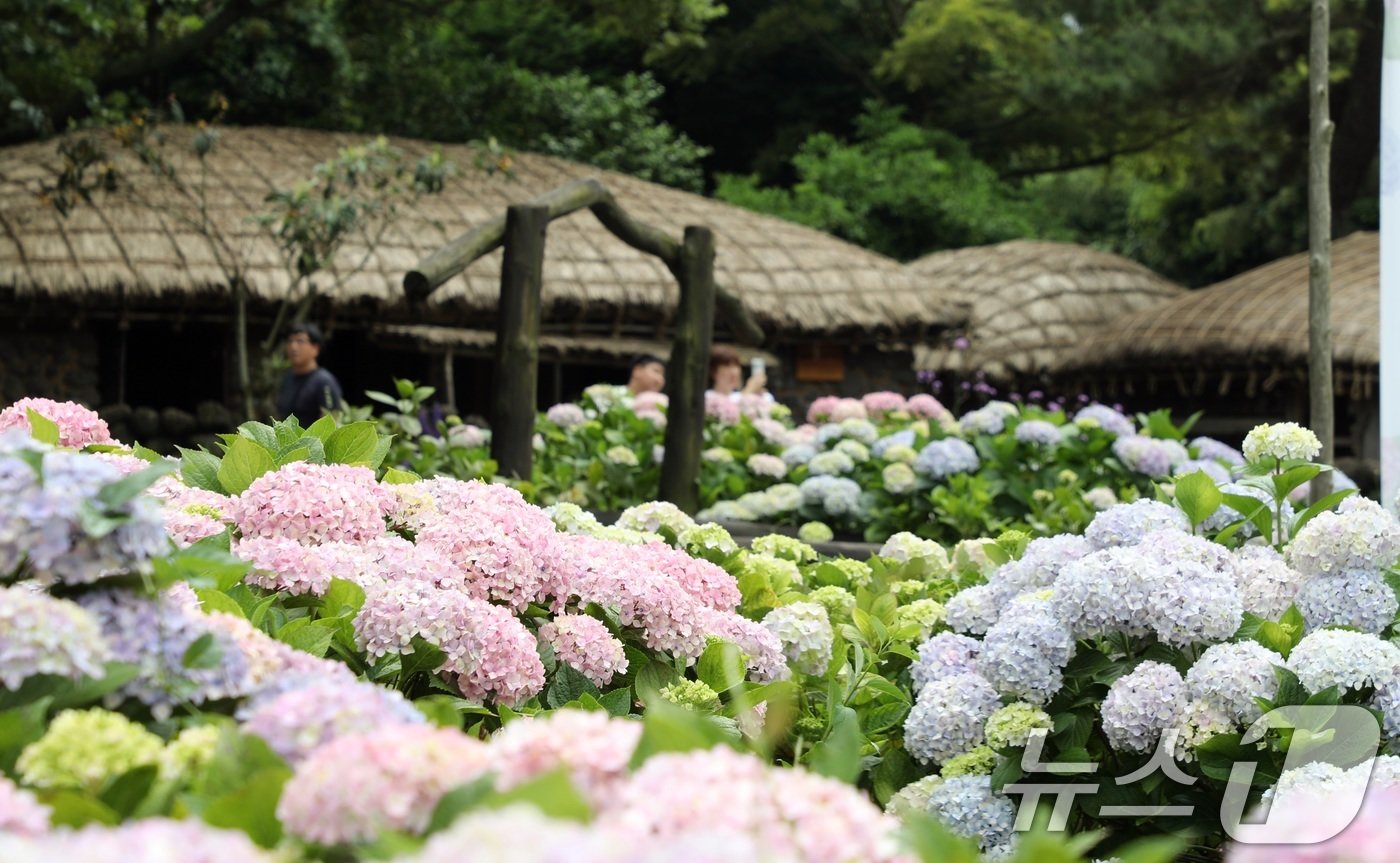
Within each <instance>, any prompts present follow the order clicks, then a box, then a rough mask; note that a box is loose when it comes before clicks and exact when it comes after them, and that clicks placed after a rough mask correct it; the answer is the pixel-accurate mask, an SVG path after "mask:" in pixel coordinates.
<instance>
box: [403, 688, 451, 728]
mask: <svg viewBox="0 0 1400 863" xmlns="http://www.w3.org/2000/svg"><path fill="white" fill-rule="evenodd" d="M458 701H461V699H460V698H456V697H454V696H451V695H428V696H425V697H423V698H415V699H414V700H413V706H414V707H415V708H417V710H418V712H419V713H421V714H423V715H424V716H426V717H428V721H429V722H431V723H433V724H434V725H437V726H440V727H442V728H461V727H462V712H461V711H460V710H458V709H457V702H458Z"/></svg>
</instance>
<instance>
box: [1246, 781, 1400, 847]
mask: <svg viewBox="0 0 1400 863" xmlns="http://www.w3.org/2000/svg"><path fill="white" fill-rule="evenodd" d="M1334 802H1335V799H1334V797H1333V796H1332V795H1330V794H1328V793H1327V792H1326V791H1325V790H1324V789H1318V790H1317V791H1316V792H1308V791H1299V792H1296V794H1295V796H1294V798H1293V799H1291V800H1287V801H1282V802H1281V803H1280V804H1276V807H1275V808H1276V809H1277V808H1280V807H1286V808H1285V812H1284V813H1280V812H1273V813H1271V814H1270V816H1269V828H1270V831H1271V834H1272V835H1273V836H1277V837H1278V839H1279V840H1280V841H1281V842H1286V841H1289V840H1290V839H1292V840H1293V841H1295V842H1297V841H1302V842H1304V843H1305V844H1298V845H1282V844H1278V845H1266V844H1258V845H1232V846H1231V847H1230V850H1229V852H1228V853H1227V854H1226V855H1225V860H1226V863H1333V861H1337V863H1341V861H1346V863H1390V861H1392V860H1394V859H1395V849H1396V848H1400V822H1398V821H1396V819H1395V813H1396V811H1397V810H1400V787H1396V786H1380V787H1377V786H1373V787H1371V788H1370V789H1369V790H1367V792H1366V796H1365V798H1364V799H1363V800H1362V803H1361V812H1360V813H1359V814H1358V815H1357V816H1356V819H1355V820H1353V821H1352V822H1351V823H1350V824H1349V825H1348V826H1347V827H1346V829H1344V830H1343V831H1342V832H1340V833H1338V834H1337V835H1336V836H1334V837H1332V838H1331V839H1328V840H1326V841H1323V842H1314V841H1312V839H1313V838H1314V837H1315V836H1316V835H1317V832H1318V831H1319V830H1322V831H1323V832H1325V830H1326V828H1327V826H1328V825H1333V824H1335V823H1336V821H1337V814H1338V813H1337V812H1336V808H1335V806H1334V805H1333V804H1334ZM1332 829H1335V828H1332Z"/></svg>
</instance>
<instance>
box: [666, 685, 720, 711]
mask: <svg viewBox="0 0 1400 863" xmlns="http://www.w3.org/2000/svg"><path fill="white" fill-rule="evenodd" d="M661 697H662V698H664V699H666V700H667V701H669V702H671V703H672V704H678V705H680V706H681V707H684V708H685V709H686V710H694V711H697V712H699V713H714V712H716V711H718V710H719V708H720V703H719V693H718V692H715V691H714V690H713V689H711V688H710V685H709V684H708V683H706V682H704V681H703V680H677V681H676V682H675V683H671V684H667V685H666V686H663V687H661Z"/></svg>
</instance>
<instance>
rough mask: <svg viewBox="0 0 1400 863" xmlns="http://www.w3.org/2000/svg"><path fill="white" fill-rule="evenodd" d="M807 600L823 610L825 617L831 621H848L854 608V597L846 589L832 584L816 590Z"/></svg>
mask: <svg viewBox="0 0 1400 863" xmlns="http://www.w3.org/2000/svg"><path fill="white" fill-rule="evenodd" d="M809 598H810V599H811V600H812V601H813V602H815V603H816V604H818V605H820V606H821V607H822V608H825V609H826V613H827V616H828V617H830V618H831V619H832V620H838V619H839V620H848V619H850V616H851V609H853V608H855V607H856V598H855V596H854V595H853V594H852V593H851V592H850V591H849V590H847V589H846V588H844V587H837V586H836V585H834V584H831V585H827V586H826V587H819V588H817V589H816V590H814V591H812V593H811V596H810V597H809Z"/></svg>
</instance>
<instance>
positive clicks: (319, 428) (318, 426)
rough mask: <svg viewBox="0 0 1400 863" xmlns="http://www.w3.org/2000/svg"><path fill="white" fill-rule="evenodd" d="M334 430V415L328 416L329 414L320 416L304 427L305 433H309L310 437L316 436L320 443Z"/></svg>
mask: <svg viewBox="0 0 1400 863" xmlns="http://www.w3.org/2000/svg"><path fill="white" fill-rule="evenodd" d="M334 431H335V417H333V416H330V415H329V414H328V415H326V416H323V417H321V418H320V419H318V420H316V421H315V422H314V423H312V424H311V425H310V426H308V427H307V429H306V433H307V434H309V435H311V436H312V437H314V438H316V439H317V440H319V441H321V443H323V444H324V443H325V442H326V439H327V438H329V437H330V436H331V433H332V432H334Z"/></svg>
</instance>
